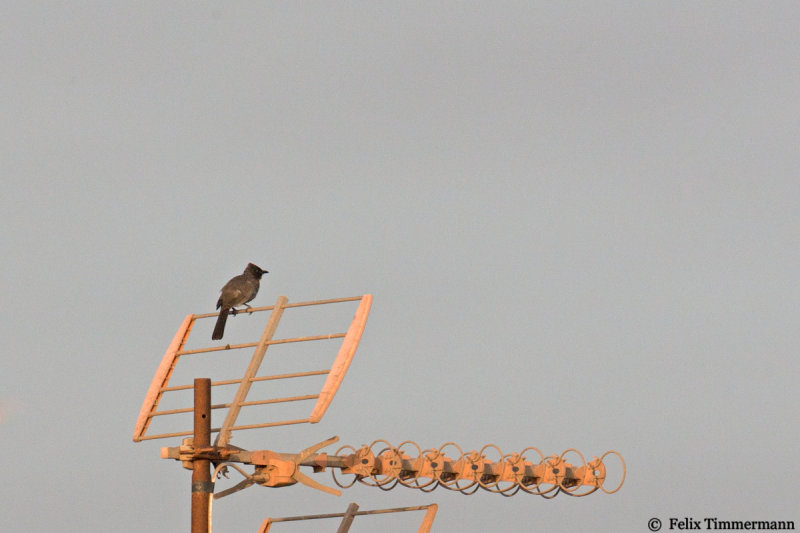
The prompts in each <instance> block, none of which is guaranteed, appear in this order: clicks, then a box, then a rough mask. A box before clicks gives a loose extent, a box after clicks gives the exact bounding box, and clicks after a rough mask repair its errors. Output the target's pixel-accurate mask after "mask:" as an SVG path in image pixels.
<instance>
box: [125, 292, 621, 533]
mask: <svg viewBox="0 0 800 533" xmlns="http://www.w3.org/2000/svg"><path fill="white" fill-rule="evenodd" d="M348 302H350V305H354V304H355V303H356V302H358V307H357V308H356V311H355V315H354V316H353V319H352V321H351V322H350V325H349V327H347V329H346V331H341V330H339V331H336V332H334V333H326V334H316V335H305V336H296V337H287V338H276V332H277V330H278V326H279V325H280V324H282V320H283V316H284V313H285V312H286V311H287V310H289V309H292V308H314V307H317V306H329V305H339V304H347V303H348ZM371 303H372V296H371V295H369V294H365V295H363V296H356V297H350V298H336V299H330V300H317V301H310V302H300V303H289V300H288V298H286V297H285V296H281V297H279V298H278V300H277V302H276V303H275V305H273V306H269V307H257V308H251V309H249V310H248V311H247V312H242V313H239V314H238V315H237V316H243V315H244V316H248V317H252V315H254V314H256V313H260V312H266V311H270V314H269V318H268V319H267V323H266V325H265V327H264V329H263V332H262V334H261V338H260V339H259V340H258V341H257V342H244V343H239V344H226V345H224V346H214V347H200V348H192V349H188V348H187V347H188V346H189V344H188V342H189V337H190V334H191V332H192V328H193V327H194V325H195V324H196V322H197V321H198V320H200V319H204V318H210V317H216V316H217V313H208V314H199V315H189V316H187V317H186V319H185V320H184V321H183V323H182V324H181V326H180V328H179V329H178V332H177V333H176V334H175V337H174V338H173V340H172V342H171V344H170V346H169V348H168V349H167V352H166V353H165V354H164V357H163V359H162V361H161V364H160V365H159V367H158V369H157V370H156V374H155V376H154V377H153V381H152V383H151V384H150V388H149V390H148V392H147V395H146V397H145V400H144V403H143V404H142V409H141V411H140V413H139V417H138V418H137V421H136V427H135V430H134V434H133V440H134V441H136V442H138V441H142V440H148V439H162V438H172V437H190V436H191V437H190V438H186V439H184V440H183V442H182V444H181V445H180V446H175V447H164V448H161V457H162V458H165V459H174V460H178V461H181V462H182V463H183V466H184V467H185V468H188V469H190V470H192V471H193V474H192V532H193V533H205V532H207V531H209V528H210V502H211V499H212V495H213V499H219V498H222V497H224V496H227V495H230V494H233V493H235V492H238V491H240V490H243V489H246V488H248V487H250V486H253V485H261V486H263V487H285V486H289V485H294V484H296V483H301V484H303V485H306V486H309V487H312V488H315V489H317V490H321V491H324V492H327V493H329V494H335V495H340V494H341V491H340V490H339V489H345V488H348V487H351V486H353V485H354V484H355V483H356V482H358V483H361V484H364V485H368V486H373V487H378V488H381V489H383V490H389V489H392V488H394V487H396V486H397V485H402V486H405V487H409V488H416V489H419V490H422V491H424V492H430V491H432V490H434V489H436V488H437V487H440V488H443V489H446V490H453V491H458V492H461V493H462V494H474V493H475V492H476V491H478V490H485V491H487V492H492V493H496V494H501V495H503V496H513V495H515V494H517V493H518V492H519V491H522V492H525V493H528V494H533V495H537V496H542V497H543V498H547V499H549V498H553V497H555V496H556V495H558V494H562V493H563V494H567V495H569V496H576V497H581V496H588V495H589V494H592V493H594V492H596V491H598V490H601V491H603V492H605V493H607V494H612V493H614V492H616V491H618V490H619V489H620V487H622V484H623V483H624V481H625V473H626V469H625V461H624V459H623V458H622V456H621V455H620V454H619V453H618V452H616V451H613V450H612V451H607V452H605V453H603V454H602V455H601V456H600V457H596V456H595V457H593V458H592V459H591V460H590V461H587V460H586V459H585V458H584V456H583V454H582V453H581V452H579V451H578V450H575V449H568V450H565V451H564V452H562V453H560V454H553V455H549V456H545V455H544V454H543V453H542V452H541V451H539V450H538V449H537V448H534V447H527V448H524V449H523V450H521V451H519V452H513V453H504V452H503V451H502V450H500V448H498V447H497V446H495V445H493V444H487V445H485V446H483V447H482V448H480V449H479V450H471V451H469V452H464V451H463V450H462V449H461V447H459V446H458V445H457V444H455V443H452V442H448V443H445V444H443V445H442V446H439V447H438V448H427V449H422V448H421V447H420V446H419V445H418V444H417V443H415V442H413V441H410V440H407V441H404V442H401V443H400V444H399V445H397V446H394V445H392V444H390V443H389V442H387V441H385V440H382V439H379V440H375V441H373V442H372V443H371V444H369V445H363V446H361V447H359V448H354V447H352V446H342V447H340V448H339V449H338V450H337V451H336V452H335V453H334V454H333V455H328V454H327V453H321V452H320V450H322V449H323V448H325V447H327V446H329V445H330V444H332V443H334V442H337V441H338V440H339V438H338V437H331V438H330V439H327V440H324V441H322V442H319V443H317V444H314V445H312V446H309V447H307V448H306V449H304V450H302V451H300V452H297V453H279V452H275V451H272V450H255V451H248V450H244V449H242V448H239V447H236V446H231V445H230V444H229V442H230V439H231V437H232V435H233V433H234V432H236V431H243V430H249V429H257V428H268V427H275V426H282V425H289V424H301V423H316V422H319V421H320V420H321V419H322V417H323V415H324V414H325V412H326V410H327V409H328V407H329V406H330V404H331V401H332V400H333V397H334V396H335V394H336V392H337V391H338V389H339V386H340V385H341V383H342V380H343V379H344V376H345V374H346V373H347V370H348V368H349V366H350V363H351V362H352V360H353V357H354V355H355V352H356V349H357V347H358V343H359V341H360V339H361V335H362V333H363V332H364V327H365V325H366V321H367V317H368V315H369V311H370V307H371ZM337 339H341V343H340V344H339V347H338V350H336V355H335V357H334V356H333V351H331V352H330V358H329V359H327V360H328V361H331V360H332V362H330V364H329V366H328V367H327V368H322V369H320V368H313V369H309V368H297V369H295V370H293V371H291V372H286V371H280V372H275V371H274V370H273V371H272V372H270V371H269V369H270V368H272V366H271V365H272V364H273V362H276V361H273V360H272V359H271V356H270V358H267V357H266V355H267V353H268V350H269V348H270V347H273V346H277V345H287V344H294V343H309V342H325V341H332V340H333V341H335V340H337ZM247 349H252V350H253V352H252V355H251V357H250V360H249V363H248V364H247V367H246V369H244V370H243V373H242V374H241V376H242V377H240V378H235V379H218V380H216V381H212V380H211V379H207V378H203V379H195V380H194V383H193V384H187V383H184V384H178V385H173V384H171V383H170V381H171V378H172V376H173V374H174V372H175V370H176V367H177V365H178V363H179V361H181V360H182V359H183V358H185V357H188V356H191V357H201V356H203V355H208V354H211V355H213V354H220V353H230V351H232V350H247ZM269 353H272V352H269ZM301 359H302V358H301ZM291 364H298V365H299V364H301V362H299V361H295V359H292V360H291ZM226 369H227V370H230V369H231V363H230V361H226ZM265 369H266V373H264V371H265ZM322 376H325V382H324V384H323V385H322V388H321V389H320V390H319V392H316V393H311V394H296V395H292V396H280V397H274V398H259V399H250V398H249V396H250V395H251V388H252V386H253V384H255V383H259V382H266V381H268V382H276V383H277V382H281V383H288V384H292V383H296V382H298V381H302V380H307V379H312V378H314V377H317V379H321V378H322ZM226 386H236V392H235V394H234V396H233V399H232V400H231V401H229V402H226V403H220V404H212V403H211V391H212V388H214V387H226ZM188 390H193V391H194V405H193V406H192V407H180V408H175V409H161V410H159V405H160V404H161V403H162V401H163V400H164V398H165V397H167V396H169V395H172V394H176V393H177V394H180V393H181V392H182V391H188ZM307 392H313V391H307ZM312 400H313V401H314V405H313V408H312V409H311V412H310V413H309V414H308V415H307V416H304V417H301V418H297V417H296V416H294V417H291V416H276V417H272V418H271V419H270V420H267V421H259V422H257V423H250V424H246V423H239V422H238V420H239V417H240V414H241V413H242V412H243V410H245V409H247V408H252V407H257V406H276V405H294V404H296V403H300V402H304V401H312ZM221 409H227V412H226V413H225V418H224V421H223V422H222V424H221V425H220V426H219V427H216V428H215V427H212V424H211V415H212V412H213V411H214V410H221ZM188 413H194V427H193V429H191V430H190V429H185V430H179V431H166V432H162V433H158V432H153V431H151V427H150V426H151V423H152V422H153V420H154V419H157V418H158V419H167V418H169V417H170V416H173V415H186V414H188ZM212 433H217V436H216V440H215V442H214V444H213V445H212V444H211V440H210V435H211V434H212ZM611 456H614V457H615V458H616V460H618V461H619V463H620V465H621V477H620V480H619V482H618V483H615V484H613V486H612V487H606V486H605V482H606V478H607V467H606V459H607V458H609V457H611ZM570 457H577V458H578V459H579V462H577V463H576V462H575V461H574V459H572V460H568V459H569V458H570ZM212 463H213V464H215V465H217V466H216V471H215V472H214V475H213V476H212V475H211V471H210V465H211V464H212ZM239 465H252V467H253V472H252V474H250V473H247V472H246V471H245V470H243V469H242V468H241V466H239ZM227 467H232V468H233V469H234V470H236V471H237V472H239V473H240V474H242V476H243V477H244V479H243V480H242V481H241V482H239V483H238V484H236V485H234V486H233V487H230V488H228V489H225V490H222V491H219V492H217V493H214V492H215V491H214V480H213V479H214V478H216V474H218V473H219V472H220V470H221V469H224V468H227ZM301 467H302V468H304V469H306V471H307V472H309V473H319V472H323V471H325V470H327V469H330V470H331V473H332V476H333V482H334V483H335V484H336V485H337V486H338V489H336V488H333V487H329V486H326V485H323V484H321V483H319V482H318V481H317V480H315V479H313V478H312V477H311V476H309V475H307V474H306V473H305V472H303V471H301ZM308 469H310V471H309V470H308ZM337 472H338V473H337ZM424 508H425V509H427V511H428V513H427V514H426V518H425V520H423V525H422V526H421V528H420V530H419V531H429V530H430V527H431V525H432V523H433V516H434V515H435V513H436V506H435V505H432V506H427V507H424ZM357 509H358V506H357V505H355V504H353V505H351V507H350V508H349V509H348V511H347V512H346V513H344V514H330V515H307V516H304V517H289V518H283V519H267V520H265V522H264V523H263V524H262V528H261V530H260V531H261V532H262V533H266V532H267V531H268V530H269V527H270V524H271V523H274V522H281V521H291V520H302V519H317V518H333V517H339V518H342V519H343V520H342V523H341V526H340V529H339V531H342V532H345V531H347V529H349V524H350V523H351V522H352V520H353V519H354V518H355V517H356V516H360V515H364V514H381V513H387V512H396V511H403V510H420V509H423V508H416V507H415V508H401V509H388V510H375V511H358V510H357Z"/></svg>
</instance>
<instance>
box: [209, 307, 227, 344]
mask: <svg viewBox="0 0 800 533" xmlns="http://www.w3.org/2000/svg"><path fill="white" fill-rule="evenodd" d="M229 312H230V309H228V308H227V307H223V308H222V309H221V310H220V312H219V316H218V317H217V325H216V326H214V333H212V334H211V340H214V341H218V340H220V339H221V338H222V335H223V334H224V333H225V322H227V321H228V313H229Z"/></svg>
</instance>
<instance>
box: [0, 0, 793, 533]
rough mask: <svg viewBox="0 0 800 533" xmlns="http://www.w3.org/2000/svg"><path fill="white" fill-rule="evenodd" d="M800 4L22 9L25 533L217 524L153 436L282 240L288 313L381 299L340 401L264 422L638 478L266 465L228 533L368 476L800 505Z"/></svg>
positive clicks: (17, 488) (14, 128)
mask: <svg viewBox="0 0 800 533" xmlns="http://www.w3.org/2000/svg"><path fill="white" fill-rule="evenodd" d="M798 28H800V7H798V5H797V4H796V3H795V2H769V3H767V2H758V3H755V2H648V3H638V5H637V7H631V5H630V3H629V2H618V3H612V2H588V3H578V2H573V3H565V2H549V3H542V2H489V3H484V2H481V3H478V2H435V3H432V2H400V3H398V2H383V1H376V2H362V3H354V2H338V3H335V5H333V4H331V3H329V2H238V3H235V5H231V4H230V3H225V2H171V3H164V2H136V3H123V2H58V3H56V2H5V3H3V5H2V6H0V48H2V50H3V53H2V54H0V76H2V77H1V79H2V82H0V96H2V98H0V113H1V114H0V119H1V120H0V143H1V144H0V145H1V146H2V157H0V176H1V177H2V183H3V186H2V196H0V206H2V215H3V220H4V221H5V223H4V224H3V229H2V246H3V250H4V253H3V262H2V264H3V271H4V282H3V283H2V285H0V286H1V287H2V296H3V302H4V303H5V305H4V308H3V309H4V310H3V311H2V321H0V323H2V328H3V330H2V337H3V340H4V349H3V355H2V358H1V359H0V450H2V455H3V461H2V466H3V468H2V473H3V481H2V483H0V531H3V532H21V531H45V530H50V529H53V528H54V527H56V528H57V529H58V530H59V531H69V532H72V531H75V532H85V531H98V532H99V531H110V530H113V531H118V532H120V533H133V532H139V531H188V529H189V503H190V473H189V472H188V471H187V470H184V469H182V468H181V467H180V464H179V463H177V462H174V461H166V460H163V459H160V457H159V447H160V446H177V445H178V444H179V439H168V440H165V441H155V442H153V441H150V442H143V443H133V442H132V440H131V435H132V433H133V428H134V424H135V421H136V416H137V414H138V412H139V408H140V406H141V403H142V400H143V398H144V395H145V393H146V391H147V388H148V385H149V383H150V380H151V379H152V376H153V374H154V372H155V370H156V367H157V366H158V363H159V362H160V360H161V357H162V355H163V353H164V350H165V349H166V348H167V346H168V345H169V342H170V340H171V339H172V336H173V335H174V333H175V331H176V330H177V328H178V326H179V325H180V323H181V321H182V320H183V318H184V317H185V316H186V315H187V314H189V313H204V312H211V311H213V310H214V304H215V302H216V299H217V297H218V291H219V289H220V287H221V286H222V285H223V284H224V283H225V281H226V280H228V279H229V278H230V277H231V276H233V275H235V274H238V273H240V272H241V271H242V270H243V268H244V266H245V265H246V264H247V263H248V262H251V261H252V262H254V263H256V264H258V265H259V266H261V267H263V268H265V269H267V270H269V272H270V273H269V274H268V275H266V276H265V278H264V280H263V282H262V288H261V292H260V293H259V295H258V297H257V298H256V300H255V301H254V302H253V303H254V304H257V305H271V304H272V303H274V302H275V300H276V298H277V297H278V296H279V295H286V296H288V297H289V299H290V301H304V300H314V299H322V298H334V297H342V296H353V295H360V294H364V293H371V294H373V295H374V303H373V307H372V313H371V316H370V318H369V322H368V324H367V327H366V331H365V333H364V337H363V340H362V343H361V346H360V347H359V350H358V353H357V354H356V357H355V359H354V361H353V363H352V366H351V367H350V372H349V374H348V375H347V377H346V378H345V380H344V382H343V384H342V387H341V388H340V390H339V393H338V396H337V397H336V399H335V400H334V402H333V404H332V406H331V408H330V409H329V411H328V414H327V415H326V417H325V418H324V419H323V421H322V422H321V423H319V424H316V425H305V426H291V427H288V428H282V429H270V430H259V431H251V432H247V433H243V434H241V435H239V436H237V437H236V438H235V440H234V443H235V444H237V445H239V446H243V447H246V448H249V449H273V450H277V451H282V452H292V451H299V450H301V449H303V448H305V447H307V446H309V445H311V444H313V443H315V442H318V441H321V440H324V439H326V438H328V437H330V436H332V435H338V436H339V437H340V439H341V441H340V443H341V444H349V445H353V446H359V445H361V444H363V443H369V442H371V441H373V440H375V439H379V438H383V439H387V440H388V441H390V442H392V443H394V444H398V443H399V442H400V441H403V440H406V439H413V440H415V441H416V442H418V443H419V444H420V445H421V446H422V447H423V448H428V447H438V446H440V445H442V444H444V443H445V442H448V441H453V442H456V443H458V444H459V445H460V446H461V447H462V448H463V449H464V450H472V449H479V448H480V447H481V446H483V445H484V444H488V443H495V444H497V445H498V446H499V447H500V448H501V449H502V450H503V452H504V453H510V452H512V451H519V450H522V449H523V448H525V447H527V446H536V447H538V448H539V449H541V450H542V451H543V452H544V453H545V454H546V455H549V454H554V453H555V454H558V453H561V452H562V451H563V450H565V449H568V448H577V449H578V450H580V451H581V452H582V453H583V454H584V455H585V456H587V457H588V458H590V457H592V456H594V455H601V454H602V453H603V452H605V451H606V450H610V449H614V450H618V451H619V452H620V453H621V454H622V455H623V456H624V458H625V460H626V462H627V467H628V477H627V480H626V482H625V484H624V486H623V488H622V489H621V490H620V491H619V492H618V493H616V494H613V495H605V494H593V495H591V496H588V497H586V498H580V499H576V498H569V497H568V496H565V495H561V496H558V497H557V498H555V499H554V500H544V499H542V498H538V497H535V496H531V495H526V494H518V495H516V496H514V497H513V498H503V497H501V496H498V495H495V494H490V493H488V492H485V491H479V492H478V493H476V494H474V495H472V496H464V495H461V494H457V493H452V492H448V491H444V490H441V489H440V490H437V491H434V492H432V493H429V494H426V493H423V492H421V491H415V490H411V489H406V488H402V487H399V488H396V489H395V490H393V491H390V492H384V491H380V490H378V489H375V488H370V487H365V486H357V487H354V488H352V489H348V490H347V491H346V492H345V493H344V495H343V496H341V497H339V498H336V497H334V496H330V495H327V494H323V493H319V492H316V491H314V490H312V489H309V488H306V487H302V486H295V487H290V488H283V489H264V488H260V487H255V488H250V489H248V490H247V491H244V492H241V493H237V494H236V495H234V496H231V497H228V498H225V499H222V500H219V501H217V502H216V503H215V505H214V527H215V531H219V532H225V531H237V532H238V531H253V532H255V531H256V529H257V527H258V525H259V524H260V523H261V521H262V520H263V519H264V518H265V517H267V516H273V517H275V516H288V515H297V514H313V513H331V512H341V511H343V510H344V509H345V508H346V507H347V504H348V503H349V502H351V501H355V502H358V503H359V505H360V506H361V508H362V509H377V508H385V507H398V506H405V505H421V504H426V503H434V502H435V503H438V504H439V506H440V510H439V514H438V517H437V520H436V523H435V526H434V531H442V532H444V531H460V532H466V533H479V532H484V531H492V530H494V531H552V532H567V531H569V532H573V531H586V530H589V529H590V528H591V529H593V530H599V531H624V532H627V531H630V532H642V531H647V521H648V520H649V519H650V518H651V517H658V518H660V519H661V520H662V521H664V522H667V521H668V520H669V518H670V517H679V518H682V517H684V516H686V517H694V518H695V519H701V518H705V517H716V518H719V519H722V520H794V521H795V522H796V523H798V522H800V513H798V511H797V493H798V489H800V485H798V479H800V468H799V467H798V464H800V463H799V462H798V453H797V451H798V444H797V443H798V441H799V440H800V429H799V428H798V419H799V418H800V417H799V416H798V415H800V408H798V405H800V393H798V375H800V363H799V362H798V351H799V350H800V328H798V316H800V315H799V314H798V313H799V312H800V288H798V283H797V275H798V271H800V208H799V205H798V204H799V203H800V175H798V168H800V150H799V149H798V148H800V98H798V94H800V33H799V32H798ZM350 316H352V308H347V309H346V310H345V311H344V318H345V322H346V321H347V319H349V318H350ZM245 320H246V319H245V318H239V317H237V318H233V319H231V321H229V328H230V327H234V328H239V327H241V325H242V324H244V323H245V322H244V321H245ZM208 327H209V331H210V325H209V326H208ZM232 331H234V330H232ZM279 333H280V331H279ZM319 333H327V331H320V332H319ZM209 344H210V341H209ZM273 360H275V358H273ZM267 361H268V362H269V361H270V360H269V358H268V359H267ZM190 377H191V376H190ZM198 377H200V376H198ZM208 377H215V376H208ZM327 451H329V452H330V453H332V452H333V451H335V446H334V447H331V448H329V449H328V450H327ZM615 469H616V470H619V465H618V464H616V463H615V464H609V471H610V472H613V471H614V470H615ZM239 479H240V478H237V476H236V475H235V474H234V475H232V476H231V481H223V482H220V487H227V486H230V485H231V484H232V483H234V482H237V481H239ZM315 479H318V480H319V481H320V482H322V483H324V484H328V485H331V484H332V481H331V479H330V476H329V474H327V473H325V474H317V475H315ZM419 519H421V515H419V514H417V515H416V516H411V517H400V516H386V515H384V516H381V517H379V518H374V519H370V520H365V521H362V522H359V521H358V520H357V521H356V523H355V526H354V528H353V529H352V531H353V532H359V531H360V532H364V531H372V530H376V529H380V530H382V531H385V532H387V533H389V532H391V533H394V532H398V533H400V532H403V533H405V532H408V531H415V530H416V529H414V528H415V524H416V523H418V521H419ZM359 524H360V525H359ZM336 527H337V524H336V523H328V524H320V523H311V524H310V525H309V524H306V525H305V528H306V529H304V528H303V527H299V528H298V527H289V526H286V525H284V527H283V528H280V529H279V528H278V526H276V527H275V528H274V531H275V532H276V533H282V532H286V533H292V532H297V531H320V530H322V529H323V528H327V529H325V531H335V528H336Z"/></svg>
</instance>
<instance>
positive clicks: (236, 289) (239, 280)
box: [211, 263, 269, 341]
mask: <svg viewBox="0 0 800 533" xmlns="http://www.w3.org/2000/svg"><path fill="white" fill-rule="evenodd" d="M264 274H269V272H267V271H266V270H264V269H262V268H261V267H259V266H256V265H254V264H253V263H248V264H247V267H246V268H245V269H244V272H243V273H241V274H239V275H238V276H234V277H232V278H231V279H230V281H228V283H226V284H225V286H224V287H222V290H221V291H220V293H221V294H220V296H219V300H217V309H219V317H217V324H216V325H215V326H214V333H212V334H211V340H215V341H216V340H220V339H221V338H222V335H223V334H224V333H225V322H226V321H227V320H228V313H232V314H234V315H235V314H236V312H237V310H236V306H237V305H244V306H245V307H247V308H248V309H250V306H249V305H247V302H249V301H251V300H252V299H253V298H255V297H256V294H258V286H259V281H260V280H261V276H263V275H264Z"/></svg>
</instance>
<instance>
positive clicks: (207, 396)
mask: <svg viewBox="0 0 800 533" xmlns="http://www.w3.org/2000/svg"><path fill="white" fill-rule="evenodd" d="M193 446H194V449H195V450H197V449H198V448H208V447H209V446H211V380H210V379H209V378H196V379H195V380H194V441H193ZM213 491H214V485H213V484H212V483H211V463H210V461H209V460H208V459H195V460H194V461H193V462H192V533H208V532H209V523H208V510H209V501H210V498H211V494H212V493H213Z"/></svg>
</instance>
